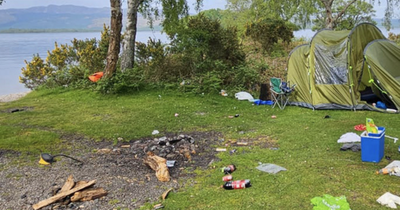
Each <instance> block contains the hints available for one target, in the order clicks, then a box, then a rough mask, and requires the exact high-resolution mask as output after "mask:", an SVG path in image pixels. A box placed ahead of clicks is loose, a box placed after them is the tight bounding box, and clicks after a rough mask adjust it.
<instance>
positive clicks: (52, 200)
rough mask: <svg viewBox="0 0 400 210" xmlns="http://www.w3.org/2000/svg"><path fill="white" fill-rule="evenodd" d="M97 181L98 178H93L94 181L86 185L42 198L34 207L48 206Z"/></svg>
mask: <svg viewBox="0 0 400 210" xmlns="http://www.w3.org/2000/svg"><path fill="white" fill-rule="evenodd" d="M95 183H96V180H92V181H90V182H88V183H87V184H85V185H82V186H79V187H74V188H72V189H70V190H68V191H65V192H62V193H59V194H57V195H55V196H53V197H50V198H48V199H46V200H42V201H40V202H39V203H37V204H34V205H33V206H32V207H33V209H35V210H37V209H40V208H43V207H45V206H48V205H50V204H52V203H55V202H57V201H58V200H60V199H62V198H65V197H66V196H68V195H71V194H73V193H75V192H77V191H79V190H83V189H85V188H87V187H90V186H92V185H94V184H95Z"/></svg>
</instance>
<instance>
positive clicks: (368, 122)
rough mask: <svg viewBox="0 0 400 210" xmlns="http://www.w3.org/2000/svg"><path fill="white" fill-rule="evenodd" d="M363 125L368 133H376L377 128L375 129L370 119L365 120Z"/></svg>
mask: <svg viewBox="0 0 400 210" xmlns="http://www.w3.org/2000/svg"><path fill="white" fill-rule="evenodd" d="M365 125H366V130H367V132H368V133H378V127H376V125H375V123H374V120H372V119H371V118H367V119H366V123H365Z"/></svg>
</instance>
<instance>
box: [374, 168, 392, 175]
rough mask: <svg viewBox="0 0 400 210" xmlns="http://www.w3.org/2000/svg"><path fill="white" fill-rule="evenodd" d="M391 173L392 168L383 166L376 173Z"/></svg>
mask: <svg viewBox="0 0 400 210" xmlns="http://www.w3.org/2000/svg"><path fill="white" fill-rule="evenodd" d="M389 173H390V169H388V168H382V169H380V170H379V171H376V174H389Z"/></svg>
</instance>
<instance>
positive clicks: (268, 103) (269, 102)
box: [249, 99, 274, 105]
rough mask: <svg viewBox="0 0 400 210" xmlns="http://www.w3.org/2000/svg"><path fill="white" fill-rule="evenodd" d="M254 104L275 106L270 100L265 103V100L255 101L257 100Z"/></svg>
mask: <svg viewBox="0 0 400 210" xmlns="http://www.w3.org/2000/svg"><path fill="white" fill-rule="evenodd" d="M249 101H250V100H249ZM253 103H254V104H255V105H273V104H274V102H273V101H270V100H267V101H263V100H260V99H255V100H253Z"/></svg>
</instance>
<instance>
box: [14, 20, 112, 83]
mask: <svg viewBox="0 0 400 210" xmlns="http://www.w3.org/2000/svg"><path fill="white" fill-rule="evenodd" d="M108 37H109V29H108V28H106V27H104V31H103V32H102V35H101V40H100V41H97V40H96V39H86V40H77V39H74V40H72V41H71V43H72V45H71V46H70V45H68V44H65V45H60V46H58V44H57V42H56V43H55V48H54V49H53V50H52V51H48V52H47V58H46V61H43V59H42V58H40V57H39V55H35V56H34V57H33V59H32V61H31V62H27V61H25V64H26V67H25V68H22V69H21V70H22V76H21V77H20V82H21V83H24V84H25V86H26V87H27V88H30V89H36V88H38V87H39V86H44V87H57V86H70V85H74V83H76V84H81V82H80V80H87V76H88V75H90V74H92V73H94V72H98V71H102V70H103V69H104V67H105V59H106V55H107V50H108ZM76 84H75V86H76Z"/></svg>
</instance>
